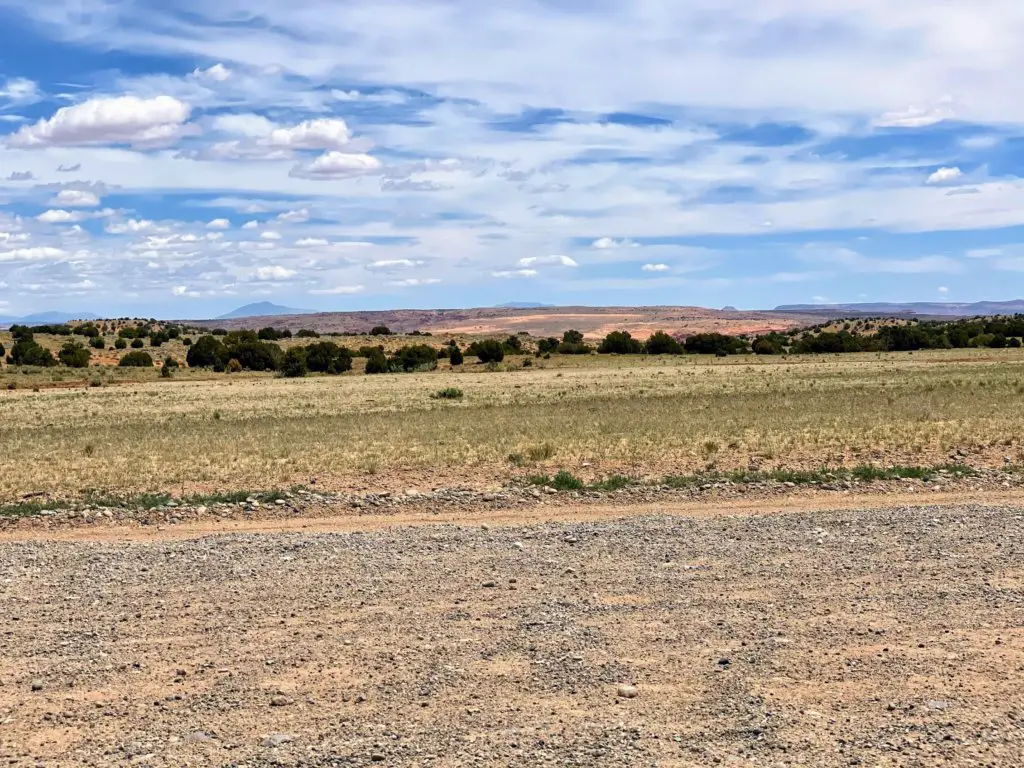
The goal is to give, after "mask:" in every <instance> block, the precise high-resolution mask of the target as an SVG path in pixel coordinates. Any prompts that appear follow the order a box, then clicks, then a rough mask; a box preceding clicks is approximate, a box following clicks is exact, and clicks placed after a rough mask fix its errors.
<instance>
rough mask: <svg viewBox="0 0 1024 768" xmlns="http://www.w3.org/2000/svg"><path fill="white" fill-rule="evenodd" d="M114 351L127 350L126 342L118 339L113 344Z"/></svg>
mask: <svg viewBox="0 0 1024 768" xmlns="http://www.w3.org/2000/svg"><path fill="white" fill-rule="evenodd" d="M114 349H128V342H127V341H125V340H124V339H122V338H120V337H118V339H117V341H115V342H114Z"/></svg>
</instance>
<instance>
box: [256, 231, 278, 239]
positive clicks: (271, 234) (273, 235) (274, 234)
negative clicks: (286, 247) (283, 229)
mask: <svg viewBox="0 0 1024 768" xmlns="http://www.w3.org/2000/svg"><path fill="white" fill-rule="evenodd" d="M260 239H261V240H280V239H281V233H280V232H274V231H273V230H268V231H266V232H260Z"/></svg>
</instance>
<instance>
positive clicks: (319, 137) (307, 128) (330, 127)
mask: <svg viewBox="0 0 1024 768" xmlns="http://www.w3.org/2000/svg"><path fill="white" fill-rule="evenodd" d="M351 140H352V136H351V134H350V133H349V130H348V124H347V123H346V122H345V121H344V120H340V119H337V118H329V117H326V118H319V119H316V120H305V121H303V122H301V123H299V124H298V125H295V126H292V127H291V128H275V129H274V130H272V131H271V132H270V133H269V135H268V136H267V138H266V142H265V143H266V144H267V145H268V146H271V147H283V148H288V149H335V150H340V149H344V148H345V147H346V146H347V145H348V143H349V142H350V141H351Z"/></svg>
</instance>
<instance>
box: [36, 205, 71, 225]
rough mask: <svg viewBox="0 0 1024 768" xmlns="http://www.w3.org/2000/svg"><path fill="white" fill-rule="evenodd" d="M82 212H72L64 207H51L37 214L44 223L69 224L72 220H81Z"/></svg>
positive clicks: (37, 218)
mask: <svg viewBox="0 0 1024 768" xmlns="http://www.w3.org/2000/svg"><path fill="white" fill-rule="evenodd" d="M80 219H81V214H78V213H72V212H71V211H65V210H63V209H60V208H57V209H50V210H49V211H44V212H43V213H41V214H39V215H38V216H36V220H37V221H41V222H42V223H43V224H69V223H70V222H72V221H79V220H80Z"/></svg>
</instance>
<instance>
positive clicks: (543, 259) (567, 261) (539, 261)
mask: <svg viewBox="0 0 1024 768" xmlns="http://www.w3.org/2000/svg"><path fill="white" fill-rule="evenodd" d="M542 265H552V266H556V267H578V266H579V264H578V263H577V262H576V261H575V259H572V258H570V257H569V256H557V255H556V256H527V257H526V258H524V259H520V260H519V263H518V265H517V266H520V267H534V266H542Z"/></svg>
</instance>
